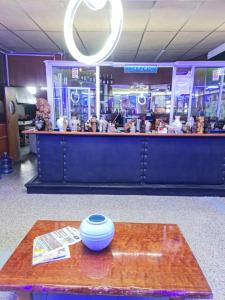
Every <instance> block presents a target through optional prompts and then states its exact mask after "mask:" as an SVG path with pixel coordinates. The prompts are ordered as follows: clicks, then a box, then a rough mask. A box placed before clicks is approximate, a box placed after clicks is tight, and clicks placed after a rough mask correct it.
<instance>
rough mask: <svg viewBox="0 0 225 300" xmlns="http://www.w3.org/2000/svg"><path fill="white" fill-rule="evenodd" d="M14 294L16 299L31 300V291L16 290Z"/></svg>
mask: <svg viewBox="0 0 225 300" xmlns="http://www.w3.org/2000/svg"><path fill="white" fill-rule="evenodd" d="M16 296H17V297H16V300H33V296H32V293H30V292H24V291H19V292H16Z"/></svg>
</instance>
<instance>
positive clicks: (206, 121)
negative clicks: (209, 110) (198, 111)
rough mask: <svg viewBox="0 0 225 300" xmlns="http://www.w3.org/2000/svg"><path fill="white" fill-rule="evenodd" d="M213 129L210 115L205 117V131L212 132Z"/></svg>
mask: <svg viewBox="0 0 225 300" xmlns="http://www.w3.org/2000/svg"><path fill="white" fill-rule="evenodd" d="M211 130H212V128H211V122H210V118H209V117H205V122H204V133H210V131H211Z"/></svg>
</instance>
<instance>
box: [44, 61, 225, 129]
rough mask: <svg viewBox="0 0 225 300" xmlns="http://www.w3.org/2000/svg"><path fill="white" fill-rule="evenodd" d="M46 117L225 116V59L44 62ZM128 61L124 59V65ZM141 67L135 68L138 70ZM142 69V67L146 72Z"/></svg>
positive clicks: (184, 119)
mask: <svg viewBox="0 0 225 300" xmlns="http://www.w3.org/2000/svg"><path fill="white" fill-rule="evenodd" d="M45 64H46V73H47V85H48V100H49V102H50V104H51V107H52V114H51V121H52V124H53V128H56V120H57V119H58V118H59V117H61V116H65V117H66V118H68V120H69V119H71V117H72V116H77V117H78V118H79V119H80V121H83V122H87V121H88V120H89V119H90V118H91V117H92V116H97V118H98V119H99V118H101V117H103V118H104V119H106V120H107V121H108V122H113V123H117V125H118V126H123V125H124V124H125V123H126V122H128V121H129V120H130V119H141V118H142V116H143V115H144V116H145V117H146V119H148V117H149V116H152V114H154V118H155V119H159V120H160V119H161V120H163V121H164V122H166V123H168V124H171V123H172V122H173V120H174V118H175V116H180V119H181V121H182V122H183V123H185V122H187V121H188V120H189V119H190V117H194V118H195V117H198V116H203V117H207V118H208V119H209V120H210V121H214V120H218V119H225V81H224V70H225V62H222V61H217V62H213V61H204V62H198V61H196V62H194V61H192V62H175V63H154V64H153V65H154V68H153V70H154V72H153V73H152V72H151V68H152V64H133V65H134V69H135V72H133V73H126V72H125V69H126V68H127V64H121V63H111V62H104V63H103V65H100V66H85V65H82V64H80V63H78V62H75V61H74V62H73V61H46V62H45ZM131 65H132V64H129V67H130V66H131ZM139 69H140V70H141V72H140V70H139ZM146 70H147V72H146Z"/></svg>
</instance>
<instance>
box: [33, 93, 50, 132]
mask: <svg viewBox="0 0 225 300" xmlns="http://www.w3.org/2000/svg"><path fill="white" fill-rule="evenodd" d="M36 107H37V112H36V117H38V121H39V120H41V119H43V120H44V128H42V129H38V127H40V124H39V125H37V126H36V119H35V126H36V129H37V130H47V131H48V130H50V113H51V107H50V104H49V103H48V100H47V99H45V98H38V99H37V103H36Z"/></svg>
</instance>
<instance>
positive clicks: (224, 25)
mask: <svg viewBox="0 0 225 300" xmlns="http://www.w3.org/2000/svg"><path fill="white" fill-rule="evenodd" d="M217 31H225V23H224V24H223V25H221V26H220V27H219V28H218V29H217Z"/></svg>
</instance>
